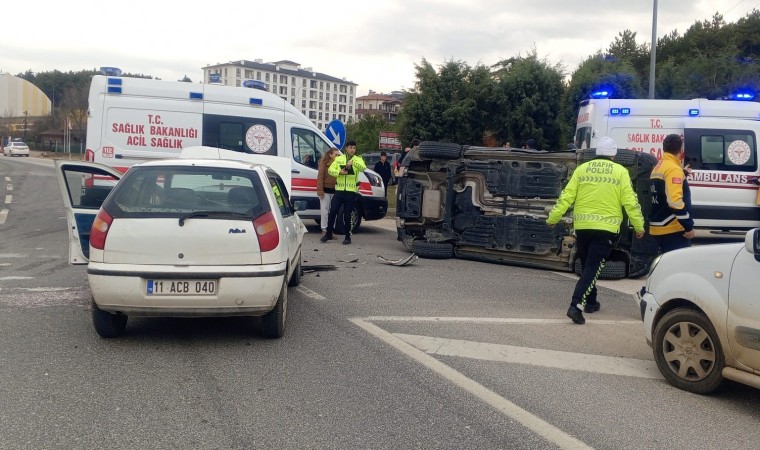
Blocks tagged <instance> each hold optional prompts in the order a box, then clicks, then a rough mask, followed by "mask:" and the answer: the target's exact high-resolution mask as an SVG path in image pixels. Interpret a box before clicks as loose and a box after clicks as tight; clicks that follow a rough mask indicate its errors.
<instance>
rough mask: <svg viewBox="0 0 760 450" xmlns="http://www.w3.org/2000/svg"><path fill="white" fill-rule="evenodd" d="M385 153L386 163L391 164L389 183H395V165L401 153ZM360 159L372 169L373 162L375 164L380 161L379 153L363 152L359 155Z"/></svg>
mask: <svg viewBox="0 0 760 450" xmlns="http://www.w3.org/2000/svg"><path fill="white" fill-rule="evenodd" d="M386 153H387V155H388V156H387V159H386V161H388V163H389V164H390V165H391V181H390V185H391V186H392V185H394V184H396V169H397V165H398V163H399V160H400V159H401V153H395V152H386ZM361 157H362V159H363V160H364V162H365V163H367V167H368V168H370V169H374V167H375V164H377V162H378V161H380V153H379V152H375V153H364V154H362V155H361Z"/></svg>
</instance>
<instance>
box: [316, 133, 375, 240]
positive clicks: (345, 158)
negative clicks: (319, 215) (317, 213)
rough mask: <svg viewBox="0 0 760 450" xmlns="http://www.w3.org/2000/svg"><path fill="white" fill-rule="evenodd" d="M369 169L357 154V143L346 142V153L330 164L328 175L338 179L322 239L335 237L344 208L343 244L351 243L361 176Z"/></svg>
mask: <svg viewBox="0 0 760 450" xmlns="http://www.w3.org/2000/svg"><path fill="white" fill-rule="evenodd" d="M366 168H367V165H366V164H365V163H364V160H363V159H362V157H361V156H359V155H357V154H356V141H348V142H346V153H345V154H344V155H339V156H338V157H336V158H335V160H334V161H333V162H332V164H330V167H329V168H328V169H327V173H328V174H330V175H332V176H334V177H335V178H336V182H335V195H334V196H333V199H332V204H331V205H330V216H329V217H328V219H327V230H326V232H325V235H324V236H322V238H321V239H320V241H321V242H327V241H329V240H330V239H332V237H333V228H334V225H335V218H336V216H337V215H338V211H340V207H341V206H342V207H343V223H344V224H345V226H346V236H345V238H344V239H343V244H344V245H348V244H350V243H351V234H352V233H353V231H354V220H353V216H354V214H356V202H357V201H358V199H359V174H360V173H361V172H362V171H364V169H366Z"/></svg>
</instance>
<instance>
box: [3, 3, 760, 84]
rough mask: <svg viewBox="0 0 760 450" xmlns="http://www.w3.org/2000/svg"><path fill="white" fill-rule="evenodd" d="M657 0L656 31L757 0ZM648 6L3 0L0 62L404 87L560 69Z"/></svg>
mask: <svg viewBox="0 0 760 450" xmlns="http://www.w3.org/2000/svg"><path fill="white" fill-rule="evenodd" d="M658 5H659V6H658V13H657V36H658V37H662V36H664V35H666V34H669V33H670V32H671V31H673V30H677V31H678V32H679V33H680V34H683V33H684V32H685V31H686V30H687V29H688V28H689V27H690V26H691V25H693V24H694V23H695V22H696V21H702V20H709V19H710V18H711V17H712V16H713V14H715V13H716V12H718V13H720V14H722V15H723V17H724V19H725V21H726V22H729V23H730V22H736V21H737V20H738V19H739V18H741V17H744V16H746V15H747V13H749V12H750V11H751V10H752V9H753V8H760V1H759V0H659V1H658ZM652 9H653V1H651V0H585V1H583V2H580V1H572V0H528V1H525V0H371V1H369V0H324V1H322V2H315V1H306V0H276V1H275V0H249V1H246V2H242V1H238V0H226V1H217V2H202V1H201V2H195V3H193V2H188V3H181V2H174V1H166V2H164V1H155V0H154V1H144V0H131V1H129V2H123V3H122V2H118V1H105V2H104V1H102V0H98V1H90V0H69V1H66V2H62V1H60V0H55V1H48V0H39V1H38V0H27V1H8V2H4V5H3V7H2V10H1V11H0V15H1V16H2V17H3V20H2V21H0V36H2V37H1V38H0V72H8V73H11V74H13V75H16V74H18V73H22V72H26V71H27V70H32V71H33V72H47V71H52V70H60V71H64V72H66V71H70V70H71V71H80V70H91V69H97V68H99V67H101V66H114V67H119V68H121V69H122V70H123V71H124V72H127V73H141V74H144V75H152V76H154V77H158V78H161V79H165V80H179V79H181V78H183V77H184V76H185V75H187V76H188V77H189V78H190V79H191V80H192V81H194V82H198V81H201V80H202V78H203V70H202V68H203V67H205V66H208V65H214V64H218V63H226V62H229V61H238V60H249V61H253V60H255V59H263V60H264V62H274V61H280V60H290V61H295V62H297V63H300V64H301V67H302V68H306V67H311V68H313V70H314V71H317V72H321V73H325V74H327V75H331V76H335V77H338V78H345V79H346V80H348V81H352V82H354V83H357V84H358V89H357V93H358V94H359V95H364V94H366V93H368V91H369V90H373V91H375V92H380V93H390V92H391V91H396V90H402V89H412V88H413V87H414V81H415V65H418V64H420V62H421V61H422V60H423V59H425V60H427V61H428V62H429V63H431V64H432V65H433V66H435V67H438V66H439V65H441V64H443V63H445V62H447V61H452V60H454V61H462V62H464V63H466V64H468V65H469V66H475V65H477V64H485V65H492V64H495V63H497V62H499V61H501V60H503V59H508V58H511V57H513V56H519V55H523V56H524V55H526V54H527V53H529V52H531V51H533V50H534V49H535V51H536V53H537V55H538V56H539V58H542V59H546V61H547V62H548V63H550V64H551V65H556V64H562V65H563V67H564V68H565V71H566V73H567V74H570V73H572V71H574V70H575V69H576V68H577V67H578V65H579V64H580V63H581V62H582V61H584V60H585V59H586V58H587V57H588V56H590V55H593V54H595V53H596V52H597V51H600V50H602V51H603V50H605V49H606V48H607V47H608V46H609V44H610V43H611V42H612V41H613V40H614V39H615V37H616V36H617V35H618V33H620V32H621V31H623V30H625V29H630V30H631V31H634V32H636V33H637V34H636V40H637V42H638V43H645V42H646V43H649V42H651V40H652ZM14 23H15V24H14ZM7 27H11V28H15V31H13V32H11V31H10V30H8V29H7ZM3 29H5V30H3Z"/></svg>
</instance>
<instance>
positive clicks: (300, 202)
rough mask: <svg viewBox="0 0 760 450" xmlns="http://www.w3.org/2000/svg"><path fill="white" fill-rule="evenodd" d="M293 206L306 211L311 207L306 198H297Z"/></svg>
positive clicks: (297, 209)
mask: <svg viewBox="0 0 760 450" xmlns="http://www.w3.org/2000/svg"><path fill="white" fill-rule="evenodd" d="M293 208H294V209H295V210H296V211H306V210H307V209H309V204H308V202H307V201H306V200H296V201H294V202H293Z"/></svg>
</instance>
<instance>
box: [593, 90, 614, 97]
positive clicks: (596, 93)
mask: <svg viewBox="0 0 760 450" xmlns="http://www.w3.org/2000/svg"><path fill="white" fill-rule="evenodd" d="M610 95H612V92H611V91H610V90H608V89H604V90H600V91H594V92H592V93H591V98H608V97H609V96H610Z"/></svg>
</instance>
